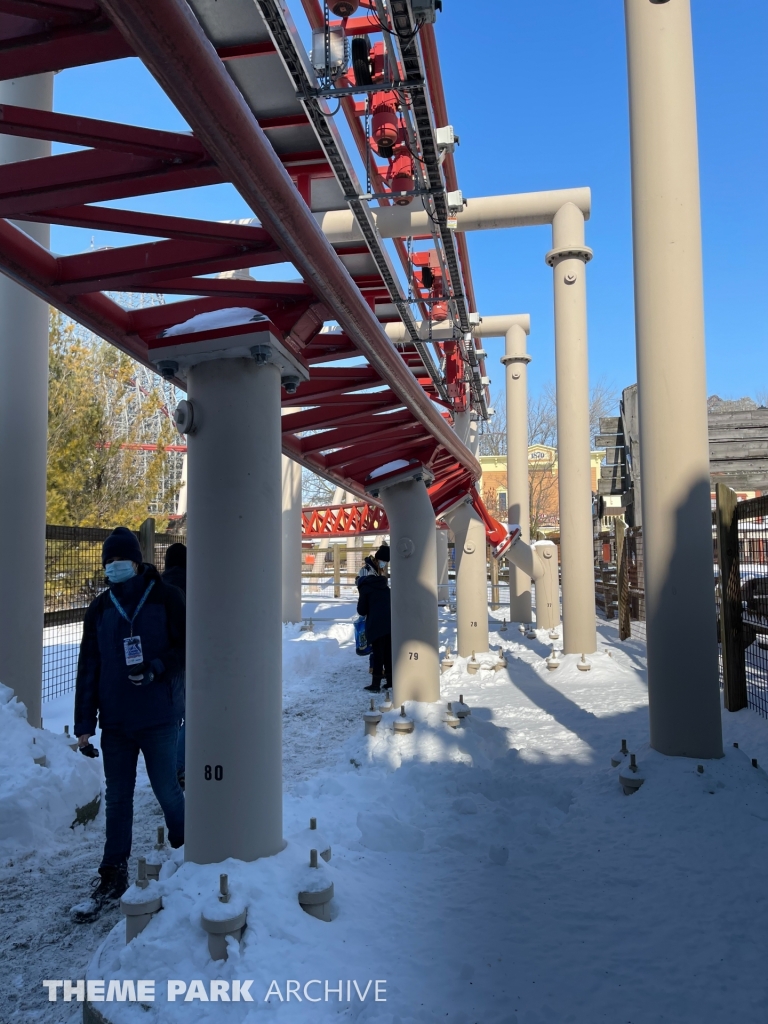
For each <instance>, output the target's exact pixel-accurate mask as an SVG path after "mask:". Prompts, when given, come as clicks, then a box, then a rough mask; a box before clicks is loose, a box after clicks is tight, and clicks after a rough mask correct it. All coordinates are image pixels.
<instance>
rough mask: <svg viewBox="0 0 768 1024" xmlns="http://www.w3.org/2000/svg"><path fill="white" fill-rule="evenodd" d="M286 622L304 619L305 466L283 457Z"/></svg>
mask: <svg viewBox="0 0 768 1024" xmlns="http://www.w3.org/2000/svg"><path fill="white" fill-rule="evenodd" d="M282 475H283V511H282V521H283V622H301V466H300V465H299V464H298V462H294V461H293V459H289V458H288V456H287V455H283V457H282Z"/></svg>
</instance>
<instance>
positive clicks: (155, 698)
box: [71, 526, 185, 923]
mask: <svg viewBox="0 0 768 1024" xmlns="http://www.w3.org/2000/svg"><path fill="white" fill-rule="evenodd" d="M101 560H102V565H103V566H104V573H105V575H106V577H107V581H108V589H107V590H106V591H104V592H103V593H101V594H99V596H98V597H96V598H95V599H94V600H93V601H92V602H91V604H90V606H89V608H88V611H87V612H86V614H85V621H84V623H83V639H82V642H81V644H80V656H79V658H78V663H77V681H76V684H75V735H76V736H77V741H78V744H79V746H80V748H81V750H83V752H84V753H88V748H90V750H93V748H91V747H90V738H91V736H93V735H94V733H95V732H96V721H97V717H98V722H99V725H100V726H101V752H102V755H103V757H104V776H105V779H106V789H107V792H106V842H105V845H104V855H103V857H102V860H101V865H100V867H99V876H100V878H99V880H98V881H97V882H96V883H95V884H94V890H93V892H92V894H91V896H90V898H89V899H87V900H85V901H84V903H81V904H78V905H76V906H74V907H72V910H71V916H72V918H73V920H75V921H76V922H78V923H84V922H87V921H93V920H95V919H96V918H97V917H98V916H99V914H100V913H101V911H102V909H103V908H104V907H108V906H113V905H114V904H115V903H116V902H117V901H118V900H119V899H120V897H121V896H122V894H123V893H124V892H125V890H126V889H127V887H128V858H129V856H130V853H131V842H132V832H133V793H134V789H135V786H136V766H137V763H138V758H139V753H142V754H143V755H144V762H145V764H146V768H147V774H148V776H149V781H150V783H151V785H152V789H153V791H154V794H155V796H156V797H157V800H158V803H159V804H160V806H161V808H162V810H163V814H164V815H165V823H166V826H167V828H168V840H169V842H170V844H171V846H172V847H175V848H176V847H179V846H182V845H183V844H184V794H183V793H182V791H181V787H180V786H179V783H178V779H177V777H176V748H177V739H178V731H179V722H180V720H181V718H182V716H183V713H184V709H183V706H181V705H180V701H181V700H182V697H183V695H182V694H181V693H180V692H179V688H178V686H176V685H175V681H176V680H177V679H178V678H179V677H180V676H181V675H183V671H184V651H185V608H184V596H183V594H182V593H181V592H180V591H179V590H178V589H177V588H176V587H174V586H171V585H169V584H167V583H164V582H163V581H162V580H161V579H160V575H159V573H158V571H157V569H156V568H155V567H154V566H153V565H149V564H145V563H144V562H143V560H142V555H141V548H140V547H139V542H138V540H137V539H136V536H135V535H134V534H133V533H132V532H131V531H130V530H128V529H126V528H125V527H122V526H119V527H118V528H117V529H116V530H114V531H113V532H112V533H111V534H110V535H109V536H108V537H107V539H106V540H105V541H104V546H103V548H102V557H101Z"/></svg>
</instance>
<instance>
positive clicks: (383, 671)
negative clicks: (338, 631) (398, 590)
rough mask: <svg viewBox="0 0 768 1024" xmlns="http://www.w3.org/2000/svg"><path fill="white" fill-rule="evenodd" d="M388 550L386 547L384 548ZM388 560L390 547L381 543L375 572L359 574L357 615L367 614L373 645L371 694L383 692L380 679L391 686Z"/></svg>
mask: <svg viewBox="0 0 768 1024" xmlns="http://www.w3.org/2000/svg"><path fill="white" fill-rule="evenodd" d="M384 549H386V550H384ZM388 561H389V548H388V547H387V546H386V545H382V547H381V548H379V550H378V551H377V552H376V555H375V556H374V563H375V565H376V572H375V573H369V574H367V575H365V576H360V577H358V584H357V588H358V592H359V594H360V597H359V598H358V601H357V614H358V615H364V616H365V635H366V637H367V639H368V642H369V643H370V645H371V647H372V648H373V654H372V656H371V657H372V662H373V664H372V672H371V675H372V677H373V678H372V679H371V682H370V684H369V685H368V686H366V687H364V689H366V690H370V691H371V693H380V692H381V681H382V679H385V680H386V683H387V686H391V685H392V613H391V596H392V594H391V591H390V589H389V584H388V583H387V578H386V576H384V575H383V573H384V572H385V569H384V566H385V565H386V563H387V562H388Z"/></svg>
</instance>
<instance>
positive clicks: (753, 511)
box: [736, 495, 768, 718]
mask: <svg viewBox="0 0 768 1024" xmlns="http://www.w3.org/2000/svg"><path fill="white" fill-rule="evenodd" d="M736 520H737V524H738V531H739V582H740V584H741V621H742V636H743V646H744V669H745V673H746V678H747V702H748V704H749V707H751V708H753V710H755V711H757V712H758V713H759V714H761V715H763V716H764V717H765V718H768V495H763V496H762V497H760V498H751V499H749V500H747V501H740V502H739V503H738V504H737V506H736Z"/></svg>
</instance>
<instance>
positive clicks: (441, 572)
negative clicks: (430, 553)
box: [435, 528, 450, 605]
mask: <svg viewBox="0 0 768 1024" xmlns="http://www.w3.org/2000/svg"><path fill="white" fill-rule="evenodd" d="M435 543H436V545H437V603H438V604H439V605H444V604H448V601H449V598H450V592H449V586H448V531H447V530H442V529H437V528H436V530H435Z"/></svg>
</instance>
